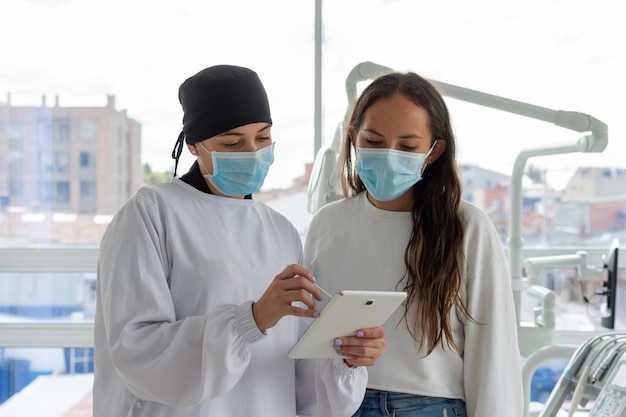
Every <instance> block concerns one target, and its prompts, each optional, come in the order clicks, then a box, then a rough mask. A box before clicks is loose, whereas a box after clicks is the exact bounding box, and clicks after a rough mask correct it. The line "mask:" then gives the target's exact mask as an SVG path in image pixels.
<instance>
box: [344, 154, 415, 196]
mask: <svg viewBox="0 0 626 417" xmlns="http://www.w3.org/2000/svg"><path fill="white" fill-rule="evenodd" d="M424 159H426V154H425V153H414V152H404V151H397V150H395V149H388V148H384V149H382V148H357V167H356V172H357V174H359V177H360V178H361V181H362V182H363V185H365V188H367V191H368V192H369V193H370V194H371V195H372V197H374V198H375V199H376V200H379V201H390V200H395V199H396V198H398V197H400V196H401V195H402V194H404V193H406V192H407V191H408V190H409V189H410V188H411V187H412V186H413V185H414V184H416V183H417V182H418V181H419V180H421V179H422V166H423V165H424Z"/></svg>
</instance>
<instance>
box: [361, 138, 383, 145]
mask: <svg viewBox="0 0 626 417" xmlns="http://www.w3.org/2000/svg"><path fill="white" fill-rule="evenodd" d="M365 142H366V143H367V144H368V145H370V146H381V145H382V144H383V141H382V140H376V139H371V138H365Z"/></svg>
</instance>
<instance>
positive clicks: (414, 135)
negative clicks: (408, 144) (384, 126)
mask: <svg viewBox="0 0 626 417" xmlns="http://www.w3.org/2000/svg"><path fill="white" fill-rule="evenodd" d="M363 130H364V131H366V132H369V133H373V134H374V135H376V136H380V137H381V138H384V137H385V135H383V134H382V133H379V132H377V131H376V130H374V129H371V128H365V129H363ZM400 139H423V138H422V137H421V136H420V135H417V134H414V133H411V134H407V135H401V136H400Z"/></svg>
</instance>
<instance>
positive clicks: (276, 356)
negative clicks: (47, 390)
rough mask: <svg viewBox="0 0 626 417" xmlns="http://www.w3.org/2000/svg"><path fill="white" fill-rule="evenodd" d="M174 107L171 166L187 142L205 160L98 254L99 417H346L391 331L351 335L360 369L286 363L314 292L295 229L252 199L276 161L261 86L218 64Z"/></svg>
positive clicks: (127, 220)
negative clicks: (177, 118) (177, 111)
mask: <svg viewBox="0 0 626 417" xmlns="http://www.w3.org/2000/svg"><path fill="white" fill-rule="evenodd" d="M179 99H180V102H181V104H182V106H183V111H184V117H183V131H182V133H181V134H180V136H179V138H178V141H177V143H176V146H175V147H174V152H173V155H172V156H173V157H174V158H175V159H176V161H177V162H178V158H179V157H180V154H181V152H182V148H183V142H186V143H187V147H188V150H189V151H190V152H191V153H192V154H194V155H196V156H197V158H198V159H197V161H196V162H195V163H194V164H193V166H192V167H191V169H190V170H189V172H187V173H186V174H185V175H183V176H182V177H181V178H174V179H173V180H172V181H170V182H168V183H164V184H159V185H156V186H151V187H144V188H142V189H141V190H139V191H138V192H137V194H136V195H135V196H134V197H132V198H131V199H130V200H129V201H128V202H127V203H126V204H125V205H124V207H123V208H122V209H121V210H120V211H119V212H118V213H117V214H116V216H115V218H114V219H113V221H112V222H111V224H110V225H109V227H108V228H107V231H106V233H105V235H104V237H103V238H102V241H101V244H100V259H99V263H98V279H97V310H96V317H95V335H94V336H95V372H94V374H95V378H94V379H95V380H94V390H93V415H94V417H105V416H106V417H111V416H115V417H141V416H146V417H201V416H202V417H205V416H234V417H250V416H272V417H294V416H295V415H296V414H298V415H299V416H313V415H315V416H324V417H327V416H349V415H351V414H352V413H353V412H354V411H355V410H356V409H357V408H358V405H359V404H360V402H361V400H362V398H363V395H364V393H365V384H366V382H367V371H366V368H364V367H363V365H371V364H373V363H375V362H376V360H377V358H378V357H379V356H380V354H381V351H382V347H383V346H384V329H383V328H382V327H381V328H373V329H364V331H363V337H360V338H358V337H345V338H343V340H344V342H345V343H344V351H345V353H346V354H349V353H350V352H352V353H357V354H359V356H352V357H351V358H352V359H346V360H343V358H341V357H340V355H338V357H337V359H326V360H316V361H312V360H308V361H307V360H301V361H294V360H292V359H289V358H288V356H287V354H288V352H289V350H290V348H291V347H292V346H293V344H294V343H295V342H296V340H297V337H298V334H299V329H298V322H299V317H310V318H313V317H315V316H316V315H317V312H316V311H315V310H314V300H313V298H312V295H313V296H314V297H315V298H318V299H319V298H320V290H319V288H318V287H316V286H315V285H314V282H313V281H314V279H313V275H312V274H311V272H310V271H308V270H307V269H305V268H303V267H302V266H300V264H301V263H302V260H303V258H302V244H301V241H300V237H299V235H298V233H297V231H296V230H295V228H294V227H293V226H292V225H291V223H290V222H289V221H288V220H287V219H286V218H285V217H283V216H282V215H280V214H279V213H277V212H275V211H274V210H272V209H271V208H269V207H268V206H266V205H265V204H263V203H262V202H259V201H255V200H254V199H252V193H254V192H256V191H258V190H259V188H260V187H261V185H262V184H263V181H264V179H265V175H266V174H267V171H268V169H269V166H270V165H271V163H272V162H273V146H274V144H273V142H272V137H271V133H270V131H271V127H272V119H271V116H270V111H269V102H268V99H267V95H266V93H265V89H264V88H263V85H262V84H261V81H260V80H259V78H258V76H257V74H256V73H255V72H254V71H251V70H249V69H247V68H242V67H235V66H228V65H220V66H215V67H210V68H207V69H205V70H202V71H200V72H199V73H197V74H196V75H194V76H192V77H190V78H189V79H187V80H186V81H185V82H184V83H183V84H182V85H181V87H180V89H179ZM174 175H176V172H174ZM298 305H299V306H300V307H298ZM329 343H332V341H329ZM355 344H356V345H357V346H355ZM359 345H361V346H359ZM363 346H366V348H363Z"/></svg>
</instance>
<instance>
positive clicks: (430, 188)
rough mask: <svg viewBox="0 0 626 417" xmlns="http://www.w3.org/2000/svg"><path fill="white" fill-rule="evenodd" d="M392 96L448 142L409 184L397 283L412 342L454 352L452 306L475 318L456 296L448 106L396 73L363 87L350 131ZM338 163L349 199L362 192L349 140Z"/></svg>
mask: <svg viewBox="0 0 626 417" xmlns="http://www.w3.org/2000/svg"><path fill="white" fill-rule="evenodd" d="M395 94H402V95H403V96H404V97H406V98H407V99H409V100H410V101H412V102H413V103H415V105H417V106H420V107H423V108H424V109H425V110H426V111H427V112H428V116H429V127H430V132H431V133H432V139H433V140H443V141H445V143H446V148H445V150H444V152H443V153H442V154H441V155H440V156H439V158H437V160H435V161H434V162H432V163H431V164H429V165H428V166H427V168H426V170H425V171H424V173H423V175H422V180H421V181H418V182H417V183H416V184H415V185H414V186H413V195H414V197H415V198H414V202H413V207H412V209H411V213H412V220H413V228H412V232H411V237H410V239H409V243H408V245H407V247H406V250H405V253H404V262H405V266H406V272H405V275H404V276H403V277H400V280H399V282H398V285H399V286H401V285H404V288H403V289H404V290H405V291H407V293H408V297H407V301H406V303H405V306H404V308H405V310H404V317H403V318H404V319H405V322H406V325H407V328H408V330H409V332H410V333H411V335H412V336H413V338H414V339H415V341H416V342H418V343H420V344H421V345H423V344H424V343H425V344H426V347H427V353H426V354H427V355H428V354H430V353H431V352H432V351H433V350H434V349H435V347H436V346H437V345H438V344H441V345H442V346H443V345H444V341H445V343H446V344H447V345H448V347H450V348H452V349H455V350H457V351H458V346H457V344H456V342H455V340H454V338H453V336H452V328H451V322H450V313H451V311H452V309H453V307H455V308H456V312H457V315H458V317H459V318H460V319H461V320H465V321H467V320H470V321H474V320H473V319H472V318H471V316H470V315H469V312H468V311H467V307H466V306H465V304H464V303H463V301H462V300H461V298H460V295H459V293H460V288H461V282H462V274H461V268H462V265H463V253H462V241H463V224H462V220H461V215H460V213H459V209H460V202H461V196H462V190H461V181H460V178H459V175H458V169H457V165H456V160H455V155H456V143H455V138H454V133H453V131H452V125H451V122H450V115H449V112H448V108H447V106H446V103H445V102H444V100H443V97H442V95H441V94H440V92H439V91H438V90H437V88H436V87H435V86H434V85H433V84H432V83H431V82H429V81H428V80H426V79H425V78H423V77H421V76H419V75H417V74H415V73H412V72H408V73H399V72H394V73H390V74H386V75H383V76H381V77H379V78H377V79H375V80H374V81H372V82H371V83H370V84H369V85H368V86H367V87H366V88H365V90H364V91H363V92H362V93H361V95H360V96H359V98H358V99H357V101H356V103H354V106H353V110H352V112H351V116H350V117H349V119H348V121H347V123H348V126H349V127H350V128H352V130H353V131H354V132H356V131H358V130H359V128H360V126H361V124H362V123H363V118H364V116H365V112H366V111H367V109H368V108H369V107H370V106H371V105H372V104H373V103H375V102H376V101H377V100H379V99H381V98H388V97H391V96H393V95H395ZM431 145H432V144H431ZM340 164H341V166H342V167H343V168H342V170H341V171H342V172H340V183H341V186H342V189H343V192H344V195H345V196H346V197H349V196H353V195H356V194H358V193H360V192H362V191H364V190H365V186H364V185H363V182H362V181H361V179H360V178H359V176H358V174H357V173H356V166H355V163H354V158H353V155H352V144H351V140H350V138H349V137H346V138H345V141H344V147H343V150H342V153H341V162H340ZM409 317H410V318H411V320H409Z"/></svg>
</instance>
